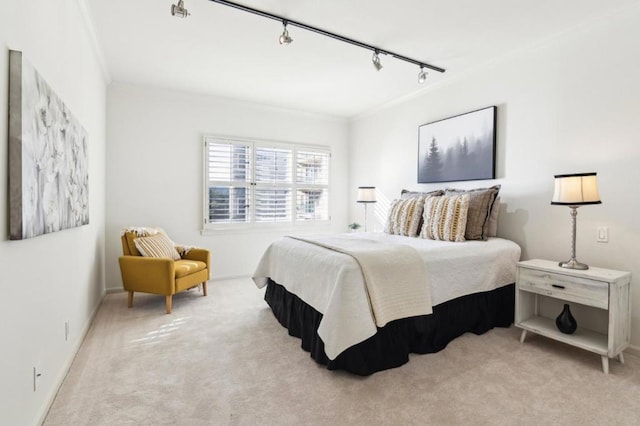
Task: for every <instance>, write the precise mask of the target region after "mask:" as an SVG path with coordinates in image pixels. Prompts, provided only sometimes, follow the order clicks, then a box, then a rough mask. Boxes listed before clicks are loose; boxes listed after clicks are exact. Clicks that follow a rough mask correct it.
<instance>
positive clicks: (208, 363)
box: [44, 278, 640, 426]
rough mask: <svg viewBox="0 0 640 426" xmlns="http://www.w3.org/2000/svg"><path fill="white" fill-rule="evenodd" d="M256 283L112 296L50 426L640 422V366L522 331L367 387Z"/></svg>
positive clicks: (471, 339) (495, 333)
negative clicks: (293, 324)
mask: <svg viewBox="0 0 640 426" xmlns="http://www.w3.org/2000/svg"><path fill="white" fill-rule="evenodd" d="M262 296H263V291H259V290H257V289H256V287H255V286H254V285H253V282H252V281H251V280H250V279H248V278H247V279H237V280H227V281H218V282H210V283H209V296H207V297H202V295H201V293H200V292H199V291H197V290H191V291H189V292H186V293H183V294H181V295H178V296H176V297H174V302H173V314H172V315H166V314H165V313H164V297H158V296H152V295H144V294H136V298H135V301H134V307H133V308H132V309H127V297H126V294H125V293H118V294H110V295H107V296H106V297H105V299H104V302H103V305H102V306H101V308H100V310H99V311H98V313H97V315H96V318H95V321H94V323H93V325H92V326H91V329H90V331H89V333H88V335H87V338H86V339H85V341H84V343H83V344H82V346H81V348H80V351H79V353H78V355H77V357H76V359H75V361H74V363H73V366H72V367H71V370H70V372H69V374H68V375H67V377H66V379H65V381H64V383H63V385H62V387H61V388H60V390H59V392H58V395H57V397H56V399H55V401H54V403H53V405H52V406H51V409H50V411H49V414H48V416H47V418H46V420H45V423H44V424H45V425H49V426H53V425H65V426H66V425H92V426H93V425H95V426H97V425H218V424H222V425H227V424H231V425H256V424H264V425H281V424H282V425H288V424H296V425H298V424H350V425H360V424H421V425H424V424H436V425H441V424H474V425H501V424H503V425H514V424H517V425H541V424H565V425H591V424H602V425H614V424H615V425H637V424H640V359H638V358H637V357H634V356H631V355H628V354H627V355H626V356H625V361H626V363H625V364H624V365H622V364H620V363H619V362H617V361H614V360H612V361H611V362H610V374H609V375H604V374H603V373H602V370H601V364H600V357H599V356H598V355H595V354H592V353H589V352H586V351H582V350H579V349H575V348H572V347H569V346H567V345H564V344H561V343H557V342H553V341H551V340H548V339H545V338H542V337H536V336H531V335H530V337H528V338H527V341H526V342H525V344H520V342H519V340H518V338H519V335H520V333H519V330H518V329H515V328H513V327H512V328H510V329H495V330H492V331H489V332H488V333H486V334H484V335H482V336H476V335H473V334H465V335H464V336H462V337H460V338H458V339H457V340H455V341H454V342H452V343H451V344H449V346H448V347H447V348H446V349H445V350H443V351H441V352H439V353H436V354H429V355H414V356H412V357H411V361H410V362H409V363H408V364H405V365H404V366H402V367H400V368H396V369H392V370H387V371H383V372H379V373H376V374H374V375H372V376H369V377H366V378H362V377H357V376H353V375H350V374H348V373H343V372H336V371H328V370H326V369H325V368H324V367H322V366H319V365H317V364H316V363H315V361H313V360H312V359H311V358H310V357H309V354H308V353H307V352H304V351H302V349H300V340H298V339H297V338H294V337H291V336H289V335H288V334H287V331H286V330H285V329H284V328H283V327H281V326H280V324H278V322H277V321H276V320H275V318H274V317H273V315H272V314H271V311H270V310H269V308H268V307H267V305H266V303H265V302H264V301H263V300H262Z"/></svg>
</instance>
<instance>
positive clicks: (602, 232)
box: [596, 226, 609, 243]
mask: <svg viewBox="0 0 640 426" xmlns="http://www.w3.org/2000/svg"><path fill="white" fill-rule="evenodd" d="M596 241H597V242H599V243H608V242H609V228H607V227H606V226H598V229H597V232H596Z"/></svg>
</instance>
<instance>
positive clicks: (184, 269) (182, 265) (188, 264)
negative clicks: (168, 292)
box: [175, 259, 207, 278]
mask: <svg viewBox="0 0 640 426" xmlns="http://www.w3.org/2000/svg"><path fill="white" fill-rule="evenodd" d="M175 267H176V278H181V277H184V276H187V275H191V274H193V273H194V272H198V271H202V270H204V269H207V264H206V263H204V262H200V261H198V260H186V259H183V260H176V261H175Z"/></svg>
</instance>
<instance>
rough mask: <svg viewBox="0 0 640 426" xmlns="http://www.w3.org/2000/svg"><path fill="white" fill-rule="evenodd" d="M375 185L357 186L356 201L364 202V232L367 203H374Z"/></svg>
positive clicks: (365, 230)
mask: <svg viewBox="0 0 640 426" xmlns="http://www.w3.org/2000/svg"><path fill="white" fill-rule="evenodd" d="M376 201H377V200H376V187H375V186H359V187H358V199H357V202H358V203H364V232H367V204H369V203H375V202H376Z"/></svg>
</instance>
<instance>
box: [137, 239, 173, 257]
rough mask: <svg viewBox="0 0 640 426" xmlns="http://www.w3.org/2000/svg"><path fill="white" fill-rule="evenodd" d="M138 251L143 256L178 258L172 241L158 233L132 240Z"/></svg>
mask: <svg viewBox="0 0 640 426" xmlns="http://www.w3.org/2000/svg"><path fill="white" fill-rule="evenodd" d="M133 243H134V244H135V245H136V248H137V249H138V251H139V252H140V253H141V254H142V255H143V256H145V257H164V258H169V259H173V260H178V259H180V254H178V251H177V250H176V248H175V246H174V244H173V241H171V240H170V239H169V237H167V236H166V235H164V234H162V233H158V234H155V235H151V236H149V237H140V238H136V239H135V240H133Z"/></svg>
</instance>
